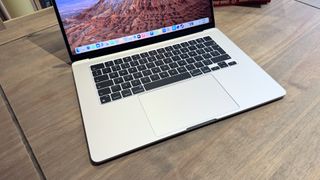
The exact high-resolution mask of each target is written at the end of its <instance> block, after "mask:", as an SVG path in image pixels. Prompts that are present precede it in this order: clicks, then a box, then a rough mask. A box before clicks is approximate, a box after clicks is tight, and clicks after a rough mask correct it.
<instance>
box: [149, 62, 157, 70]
mask: <svg viewBox="0 0 320 180" xmlns="http://www.w3.org/2000/svg"><path fill="white" fill-rule="evenodd" d="M147 67H148V68H149V69H151V68H154V67H156V65H154V63H153V62H151V63H148V64H147Z"/></svg>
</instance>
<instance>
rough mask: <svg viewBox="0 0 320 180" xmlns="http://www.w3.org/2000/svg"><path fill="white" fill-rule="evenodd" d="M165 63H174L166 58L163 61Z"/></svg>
mask: <svg viewBox="0 0 320 180" xmlns="http://www.w3.org/2000/svg"><path fill="white" fill-rule="evenodd" d="M163 62H164V63H166V64H169V63H172V62H173V61H172V59H171V58H166V59H164V60H163Z"/></svg>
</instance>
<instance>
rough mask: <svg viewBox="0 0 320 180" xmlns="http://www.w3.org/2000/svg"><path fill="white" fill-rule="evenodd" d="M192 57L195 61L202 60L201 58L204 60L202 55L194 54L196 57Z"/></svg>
mask: <svg viewBox="0 0 320 180" xmlns="http://www.w3.org/2000/svg"><path fill="white" fill-rule="evenodd" d="M194 59H195V60H196V61H202V60H204V58H203V57H202V56H196V57H194Z"/></svg>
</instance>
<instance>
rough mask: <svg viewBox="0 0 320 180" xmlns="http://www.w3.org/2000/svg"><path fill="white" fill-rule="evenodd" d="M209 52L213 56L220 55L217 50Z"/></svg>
mask: <svg viewBox="0 0 320 180" xmlns="http://www.w3.org/2000/svg"><path fill="white" fill-rule="evenodd" d="M210 54H211V55H212V56H213V57H215V56H220V53H219V52H218V51H213V52H210Z"/></svg>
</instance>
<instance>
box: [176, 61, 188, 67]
mask: <svg viewBox="0 0 320 180" xmlns="http://www.w3.org/2000/svg"><path fill="white" fill-rule="evenodd" d="M178 64H179V66H185V65H187V62H186V61H185V60H181V61H178Z"/></svg>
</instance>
